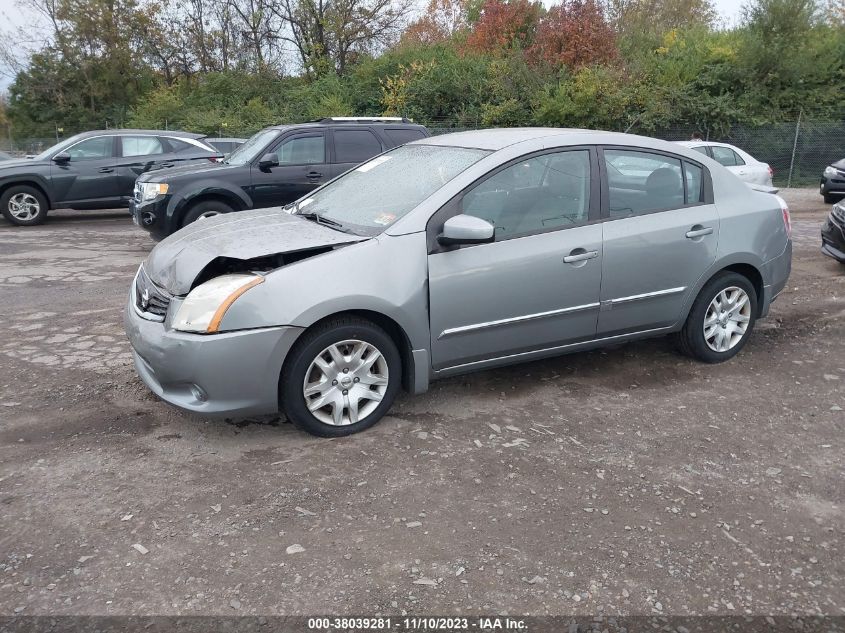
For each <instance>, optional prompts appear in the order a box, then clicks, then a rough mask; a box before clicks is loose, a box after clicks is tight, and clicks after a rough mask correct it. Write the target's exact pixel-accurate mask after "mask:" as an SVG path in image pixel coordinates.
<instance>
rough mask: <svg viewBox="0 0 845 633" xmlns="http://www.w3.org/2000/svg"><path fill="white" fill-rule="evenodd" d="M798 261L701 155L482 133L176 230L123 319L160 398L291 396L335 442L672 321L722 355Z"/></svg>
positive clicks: (702, 350)
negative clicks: (470, 375)
mask: <svg viewBox="0 0 845 633" xmlns="http://www.w3.org/2000/svg"><path fill="white" fill-rule="evenodd" d="M758 189H766V188H762V187H758ZM791 257H792V246H791V241H790V224H789V211H788V209H787V208H786V205H785V203H784V202H783V200H782V199H780V198H779V197H778V196H776V195H773V192H772V190H770V189H766V190H765V191H758V190H754V189H752V188H749V187H748V186H746V185H745V184H743V183H742V182H741V181H740V180H739V179H737V177H736V176H735V175H733V174H732V173H730V172H729V171H728V170H727V169H725V168H724V167H723V166H722V165H720V164H719V163H717V162H715V161H714V160H712V159H710V158H709V157H708V156H705V155H703V154H701V153H700V152H697V151H695V150H692V149H689V148H685V147H682V146H680V145H678V144H675V143H667V142H663V141H659V140H655V139H651V138H645V137H639V136H630V135H625V134H616V133H606V132H591V131H585V130H560V129H511V130H486V131H477V132H466V133H460V134H451V135H446V136H440V137H435V138H428V139H424V140H421V141H418V142H414V143H410V144H408V145H405V146H403V147H399V148H396V149H394V150H391V151H389V152H386V153H384V154H382V155H380V156H378V157H376V158H373V159H371V160H369V161H368V162H366V163H364V164H362V165H360V166H358V167H357V168H354V169H352V170H351V171H349V172H347V173H346V174H344V175H342V176H340V177H338V178H336V179H335V180H334V181H332V182H330V183H328V184H326V185H325V186H323V187H322V188H320V189H318V190H316V191H315V192H313V193H311V194H309V195H308V196H307V197H305V198H303V199H301V200H299V201H298V202H297V203H296V204H294V205H291V206H290V207H289V208H284V209H280V208H274V209H261V210H256V211H251V212H244V213H238V214H234V215H231V216H219V217H215V218H210V219H207V220H204V221H202V222H197V223H195V224H192V225H190V226H188V227H186V228H184V229H182V230H181V231H179V232H177V233H175V234H174V235H172V236H171V237H169V238H167V239H166V240H164V241H163V242H161V243H160V244H158V245H157V246H156V247H155V249H154V250H153V251H152V253H151V254H150V256H149V257H148V259H147V260H146V262H144V264H143V265H142V266H141V267H140V269H139V270H138V273H137V275H136V277H135V280H134V282H133V284H132V288H131V290H130V292H129V297H128V305H127V309H126V315H125V322H126V331H127V333H128V336H129V340H130V341H131V343H132V348H133V352H134V358H135V366H136V368H137V371H138V373H139V375H140V377H141V379H142V380H143V381H144V382H145V383H146V384H147V385H148V386H149V387H150V388H151V389H152V390H153V391H154V392H155V393H156V394H158V396H159V397H161V398H163V399H164V400H166V401H167V402H170V403H172V404H174V405H177V406H179V407H182V408H183V409H187V410H189V411H194V412H197V413H200V414H208V415H212V414H218V415H226V416H244V415H253V414H268V413H276V412H278V411H280V410H281V411H283V412H284V413H285V414H286V415H287V416H288V418H289V419H291V420H292V421H293V422H294V423H296V424H297V425H298V426H299V427H300V428H302V429H304V430H306V431H308V432H310V433H314V434H316V435H321V436H340V435H347V434H350V433H354V432H356V431H360V430H363V429H365V428H367V427H369V426H372V425H373V424H375V423H376V422H377V421H378V420H379V419H380V418H381V417H382V416H383V415H384V414H385V413H387V411H388V410H389V409H390V406H391V404H392V403H393V400H394V398H395V396H396V394H397V392H398V390H399V389H400V388H405V389H406V390H408V391H409V392H411V393H421V392H424V391H425V390H426V389H427V388H428V385H429V383H430V382H431V381H432V380H435V379H440V378H445V377H448V376H453V375H456V374H461V373H465V372H470V371H476V370H482V369H487V368H491V367H497V366H501V365H505V364H509V363H515V362H523V361H530V360H533V359H538V358H543V357H547V356H553V355H557V354H564V353H569V352H577V351H580V350H586V349H590V348H594V347H599V346H602V345H607V344H611V343H613V344H615V343H619V342H622V341H629V340H633V339H639V338H644V337H651V336H655V335H661V334H671V335H673V336H674V337H675V338H676V339H677V342H678V346H679V348H680V350H681V351H682V352H684V353H686V354H688V355H689V356H692V357H694V358H697V359H699V360H701V361H704V362H707V363H718V362H722V361H725V360H728V359H730V358H731V357H733V356H734V355H735V354H736V353H737V352H739V351H740V350H741V349H742V347H743V345H745V343H746V342H747V341H748V338H749V336H750V335H751V332H752V329H753V327H754V323H755V321H756V320H757V319H759V318H762V317H765V316H766V315H767V314H768V312H769V306H770V304H771V303H772V301H773V300H774V299H775V297H776V296H777V295H778V293H779V292H780V291H781V290H782V289H783V288H784V286H785V284H786V281H787V278H788V277H789V272H790V267H791Z"/></svg>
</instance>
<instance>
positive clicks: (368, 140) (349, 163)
mask: <svg viewBox="0 0 845 633" xmlns="http://www.w3.org/2000/svg"><path fill="white" fill-rule="evenodd" d="M332 138H333V139H334V142H333V145H334V163H335V175H338V174H342V173H344V172H346V171H349V170H350V169H352V168H353V167H355V166H357V165H360V164H361V163H363V162H364V161H366V160H369V159H370V158H372V157H373V156H376V155H377V154H381V153H382V151H384V149H385V148H384V147H383V146H382V143H381V141H380V140H379V138H378V137H377V136H376V135H375V133H374V132H373V131H372V130H370V129H369V128H366V127H354V128H353V127H332Z"/></svg>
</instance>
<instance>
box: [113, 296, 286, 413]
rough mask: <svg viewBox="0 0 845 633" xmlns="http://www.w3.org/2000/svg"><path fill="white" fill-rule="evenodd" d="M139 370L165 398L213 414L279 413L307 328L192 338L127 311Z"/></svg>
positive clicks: (127, 308) (196, 411)
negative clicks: (287, 372) (291, 359)
mask: <svg viewBox="0 0 845 633" xmlns="http://www.w3.org/2000/svg"><path fill="white" fill-rule="evenodd" d="M124 325H125V328H126V335H127V337H128V338H129V342H130V344H131V345H132V356H133V359H134V361H135V369H136V370H137V372H138V376H140V378H141V380H142V381H143V382H144V384H146V385H147V387H149V388H150V389H151V390H152V391H153V392H154V393H155V394H156V395H157V396H158V397H159V398H161V399H162V400H164V401H166V402H168V403H170V404H172V405H175V406H177V407H179V408H181V409H185V410H187V411H191V412H193V413H199V414H202V415H209V416H228V417H243V416H248V415H263V414H272V413H276V412H278V410H279V376H280V373H281V370H282V365H283V364H284V360H285V357H286V356H287V354H288V352H289V351H290V348H291V346H292V345H293V343H294V342H295V341H296V339H297V337H298V336H299V334H300V333H301V332H302V329H301V328H295V327H272V328H264V329H258V330H242V331H237V332H225V333H222V334H210V335H202V334H190V333H186V332H177V331H175V330H172V329H169V328H168V327H167V326H166V325H165V324H164V323H159V322H155V321H148V320H146V319H144V318H142V317H141V316H139V315H138V314H137V312H136V311H135V310H134V308H133V304H132V299H131V297H130V300H129V303H128V305H127V306H126V310H125V311H124Z"/></svg>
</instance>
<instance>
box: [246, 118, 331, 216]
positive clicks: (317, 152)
mask: <svg viewBox="0 0 845 633" xmlns="http://www.w3.org/2000/svg"><path fill="white" fill-rule="evenodd" d="M270 153H274V154H276V156H278V158H279V164H278V165H277V166H275V167H259V166H258V160H260V159H261V156H259V157H258V158H257V159H256V162H255V164H253V165H252V168H251V170H250V172H251V175H252V188H251V190H250V197H251V198H252V204H253V208H255V209H261V208H264V207H277V206H281V205H285V204H288V203H289V202H293V201H294V200H297V199H299V198H301V197H302V196H304V195H305V194H307V193H309V192H310V191H312V190H314V189H316V188H317V187H318V186H320V185H322V184H323V183H324V182H326V181H328V180H330V179H331V176H332V173H333V168H332V166H331V165H330V164H328V159H327V157H326V137H325V134H324V133H323V132H322V131H319V132H299V133H295V134H293V135H292V136H288V137H286V138H284V139H282V140H281V141H280V142H279V143H278V144H277V145H276V147H275V148H273V149H271V150H270Z"/></svg>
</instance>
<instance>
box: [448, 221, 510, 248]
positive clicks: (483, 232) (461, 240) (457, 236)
mask: <svg viewBox="0 0 845 633" xmlns="http://www.w3.org/2000/svg"><path fill="white" fill-rule="evenodd" d="M495 234H496V229H495V228H494V227H493V225H492V224H490V223H489V222H488V221H487V220H483V219H481V218H477V217H475V216H473V215H464V214H461V215H456V216H454V217H451V218H449V219H448V220H446V222H445V223H444V224H443V233H441V234H440V235H439V236H437V241H438V242H440V243H441V244H444V245H446V246H451V245H454V244H484V243H485V242H492V241H493V237H494V236H495Z"/></svg>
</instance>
